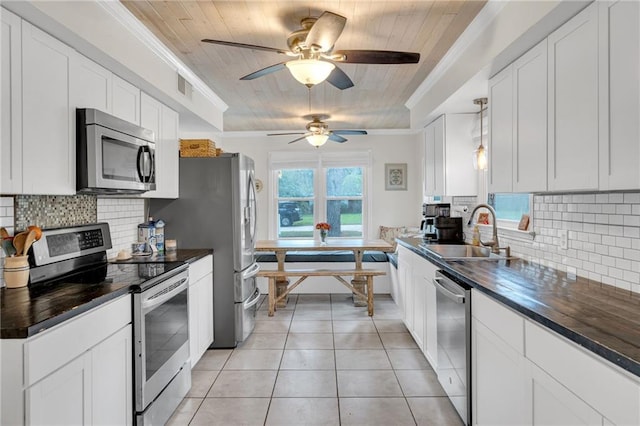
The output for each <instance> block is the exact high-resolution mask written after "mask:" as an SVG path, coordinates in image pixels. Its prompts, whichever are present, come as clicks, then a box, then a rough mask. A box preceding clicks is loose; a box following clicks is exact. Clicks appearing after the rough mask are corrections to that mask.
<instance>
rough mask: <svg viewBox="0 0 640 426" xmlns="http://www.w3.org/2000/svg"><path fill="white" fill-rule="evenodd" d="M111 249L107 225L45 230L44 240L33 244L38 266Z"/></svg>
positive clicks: (97, 224)
mask: <svg viewBox="0 0 640 426" xmlns="http://www.w3.org/2000/svg"><path fill="white" fill-rule="evenodd" d="M110 248H111V234H110V233H109V225H108V224H107V223H95V224H91V225H82V226H75V227H71V228H56V229H45V230H43V231H42V238H41V239H40V240H39V241H37V242H35V243H34V244H33V257H34V261H35V264H36V265H37V266H41V265H46V264H49V263H53V262H59V261H61V260H68V259H73V258H76V257H79V256H84V255H88V254H93V253H98V252H104V251H106V250H108V249H110Z"/></svg>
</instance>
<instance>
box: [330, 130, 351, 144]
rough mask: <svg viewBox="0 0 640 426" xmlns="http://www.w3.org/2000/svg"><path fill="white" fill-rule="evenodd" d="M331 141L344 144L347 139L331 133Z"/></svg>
mask: <svg viewBox="0 0 640 426" xmlns="http://www.w3.org/2000/svg"><path fill="white" fill-rule="evenodd" d="M329 140H332V141H334V142H338V143H343V142H346V141H347V139H345V138H343V137H342V136H340V135H337V134H335V133H334V132H329Z"/></svg>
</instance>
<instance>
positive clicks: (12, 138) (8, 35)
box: [0, 8, 22, 194]
mask: <svg viewBox="0 0 640 426" xmlns="http://www.w3.org/2000/svg"><path fill="white" fill-rule="evenodd" d="M0 18H1V19H2V36H1V37H2V38H0V42H1V43H2V45H1V46H0V56H1V57H2V68H1V70H0V73H1V76H2V89H1V92H0V94H1V96H0V97H1V98H2V128H1V129H0V132H1V133H0V138H1V139H0V193H2V194H19V193H21V192H22V52H21V41H20V40H21V38H22V34H21V31H22V29H21V27H22V20H21V19H20V17H18V16H16V15H14V14H13V13H11V12H9V11H7V10H6V9H4V8H0Z"/></svg>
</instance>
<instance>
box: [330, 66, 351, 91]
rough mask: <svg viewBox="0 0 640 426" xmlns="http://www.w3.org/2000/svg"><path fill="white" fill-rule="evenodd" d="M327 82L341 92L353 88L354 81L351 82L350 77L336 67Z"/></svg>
mask: <svg viewBox="0 0 640 426" xmlns="http://www.w3.org/2000/svg"><path fill="white" fill-rule="evenodd" d="M327 82H329V84H331V85H332V86H335V87H337V88H338V89H340V90H344V89H348V88H349V87H353V81H351V79H350V78H349V76H348V75H347V74H346V73H345V72H344V71H342V70H341V69H340V67H335V68H334V69H333V71H331V74H329V77H327Z"/></svg>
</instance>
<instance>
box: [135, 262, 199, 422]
mask: <svg viewBox="0 0 640 426" xmlns="http://www.w3.org/2000/svg"><path fill="white" fill-rule="evenodd" d="M138 268H139V274H140V276H156V278H152V279H150V280H148V281H146V282H145V283H144V284H143V286H142V287H141V288H140V289H139V291H136V292H135V293H134V295H133V317H134V323H133V333H134V348H135V349H134V373H135V375H134V387H135V397H136V421H137V424H139V425H141V424H164V423H165V422H166V421H167V420H168V419H169V417H170V416H171V414H172V413H173V411H174V410H175V409H176V407H177V406H178V405H179V404H180V402H181V401H182V398H184V396H185V395H186V394H187V392H188V391H189V388H190V387H191V366H190V361H189V313H188V296H187V294H188V287H189V272H188V266H187V265H183V266H182V267H180V268H177V269H174V270H173V271H171V275H169V276H167V273H164V274H163V271H161V270H159V269H162V268H164V265H163V264H141V265H138ZM148 268H154V270H153V271H149V270H148Z"/></svg>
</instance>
